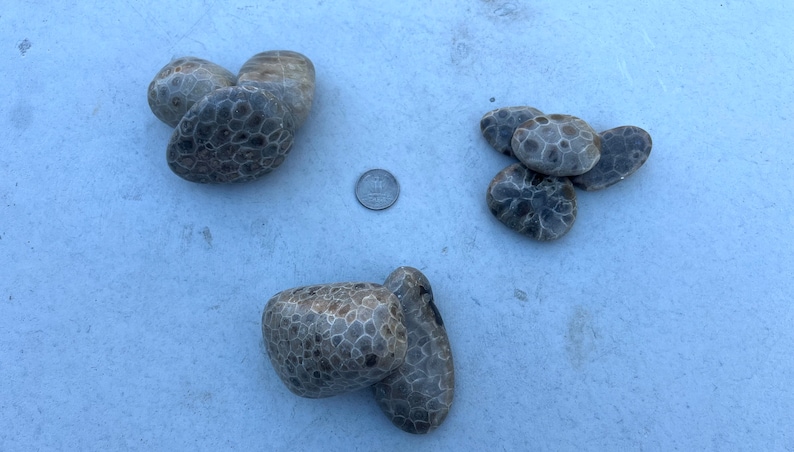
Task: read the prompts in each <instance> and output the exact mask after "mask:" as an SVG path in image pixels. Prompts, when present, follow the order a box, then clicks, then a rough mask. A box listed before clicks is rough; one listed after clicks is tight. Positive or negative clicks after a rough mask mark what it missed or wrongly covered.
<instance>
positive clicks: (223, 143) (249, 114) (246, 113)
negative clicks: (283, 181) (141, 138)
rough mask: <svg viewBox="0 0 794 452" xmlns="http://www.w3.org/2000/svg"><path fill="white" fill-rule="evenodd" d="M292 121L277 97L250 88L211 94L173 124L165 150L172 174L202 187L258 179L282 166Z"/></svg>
mask: <svg viewBox="0 0 794 452" xmlns="http://www.w3.org/2000/svg"><path fill="white" fill-rule="evenodd" d="M294 131H295V120H294V118H293V116H292V112H291V111H290V110H289V109H288V108H286V107H285V106H284V105H283V104H282V103H281V101H279V100H278V99H276V97H275V96H274V95H273V94H271V93H269V92H267V91H263V90H261V89H258V88H255V87H252V86H231V87H228V88H222V89H218V90H215V91H213V92H211V93H210V94H209V95H207V96H205V97H204V98H203V99H201V101H199V102H198V103H196V104H195V105H193V107H192V108H191V109H190V110H188V112H187V113H186V114H185V116H184V117H182V119H181V120H180V121H179V124H177V127H176V129H175V130H174V133H173V134H172V135H171V140H170V141H169V142H168V148H167V149H166V158H167V161H168V166H169V167H170V168H171V170H172V171H173V172H174V173H176V174H177V175H178V176H180V177H182V178H183V179H186V180H189V181H191V182H200V183H213V184H218V183H228V182H245V181H250V180H254V179H257V178H259V177H261V176H263V175H265V174H267V173H269V172H271V171H272V170H273V169H274V168H276V167H277V166H279V165H281V163H282V162H284V159H285V158H286V156H287V154H289V151H290V150H291V149H292V141H293V135H294Z"/></svg>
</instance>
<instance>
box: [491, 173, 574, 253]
mask: <svg viewBox="0 0 794 452" xmlns="http://www.w3.org/2000/svg"><path fill="white" fill-rule="evenodd" d="M486 201H487V203H488V208H489V209H490V211H491V213H492V214H493V215H494V216H495V217H496V218H497V219H498V220H499V221H501V222H502V223H503V224H504V225H505V226H507V227H509V228H510V229H513V230H515V231H517V232H520V233H521V234H525V235H528V236H530V237H532V238H534V239H536V240H540V241H547V240H555V239H558V238H560V237H562V236H563V235H565V234H566V233H567V232H568V231H569V230H570V229H571V227H572V226H573V223H574V221H575V220H576V192H575V191H574V188H573V184H572V183H571V181H570V179H568V178H567V177H555V176H547V175H543V174H540V173H537V172H535V171H532V170H530V169H528V168H527V167H525V166H524V165H523V164H521V163H514V164H512V165H510V166H508V167H507V168H505V169H503V170H502V171H500V172H499V174H497V175H496V177H494V179H493V180H492V181H491V184H490V185H489V186H488V192H487V195H486Z"/></svg>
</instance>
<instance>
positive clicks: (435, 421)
mask: <svg viewBox="0 0 794 452" xmlns="http://www.w3.org/2000/svg"><path fill="white" fill-rule="evenodd" d="M383 285H384V286H386V288H388V289H389V290H391V291H392V292H393V293H394V294H395V295H396V296H397V298H398V299H399V300H400V305H401V306H402V309H403V314H404V320H405V328H406V330H407V331H408V350H407V351H406V353H405V362H403V364H402V365H401V366H400V367H398V368H397V370H395V371H394V373H392V374H391V375H389V376H387V377H386V378H384V379H383V380H381V381H379V382H377V383H375V386H374V388H375V400H377V402H378V406H380V408H381V410H383V413H384V414H386V416H387V417H388V418H389V419H390V420H391V421H392V423H393V424H394V425H396V426H397V427H399V428H400V429H402V430H404V431H406V432H408V433H428V432H430V431H432V430H434V429H436V428H437V427H438V426H439V425H441V423H442V422H444V419H446V417H447V414H448V413H449V409H450V407H451V406H452V399H453V397H454V395H455V368H454V365H453V362H452V349H451V348H450V345H449V338H448V337H447V331H446V329H445V327H444V321H443V320H442V319H441V313H440V312H439V311H438V308H437V307H436V304H435V302H434V301H433V289H432V288H431V287H430V281H428V279H427V277H425V275H423V274H422V272H420V271H419V270H417V269H415V268H412V267H399V268H398V269H396V270H394V271H393V272H392V273H391V274H390V275H389V277H388V278H386V281H385V282H384V283H383Z"/></svg>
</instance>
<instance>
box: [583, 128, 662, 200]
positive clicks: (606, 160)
mask: <svg viewBox="0 0 794 452" xmlns="http://www.w3.org/2000/svg"><path fill="white" fill-rule="evenodd" d="M599 135H600V136H601V159H599V160H598V163H596V165H595V166H594V167H593V168H592V169H591V170H590V171H588V172H586V173H584V174H580V175H579V176H575V177H572V178H571V182H573V184H574V185H575V186H577V187H579V188H581V189H583V190H588V191H594V190H601V189H602V188H607V187H609V186H611V185H615V184H617V183H618V182H620V181H622V180H623V179H625V178H627V177H629V176H630V175H632V174H634V172H635V171H637V170H638V169H640V167H641V166H642V165H643V164H644V163H645V161H646V160H648V157H649V156H650V155H651V147H652V146H653V143H652V141H651V136H650V135H649V134H648V132H646V131H644V130H642V129H640V128H639V127H635V126H621V127H615V128H614V129H609V130H606V131H604V132H601V133H600V134H599Z"/></svg>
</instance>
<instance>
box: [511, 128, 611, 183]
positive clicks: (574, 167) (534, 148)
mask: <svg viewBox="0 0 794 452" xmlns="http://www.w3.org/2000/svg"><path fill="white" fill-rule="evenodd" d="M511 145H512V148H513V154H515V156H516V158H518V160H520V161H521V162H522V163H523V164H524V165H526V166H527V168H529V169H531V170H533V171H537V172H539V173H542V174H548V175H550V176H576V175H579V174H582V173H586V172H587V171H589V170H590V169H591V168H592V167H593V166H595V164H596V163H598V159H599V157H600V156H601V151H600V147H601V144H600V139H599V137H598V134H597V133H596V132H595V130H593V128H592V127H590V125H589V124H587V123H586V122H584V121H583V120H581V119H579V118H577V117H576V116H570V115H556V114H555V115H540V116H537V117H535V118H533V119H530V120H528V121H526V122H524V123H522V124H521V125H519V126H518V127H517V128H516V130H515V132H514V133H513V139H512V141H511Z"/></svg>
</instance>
